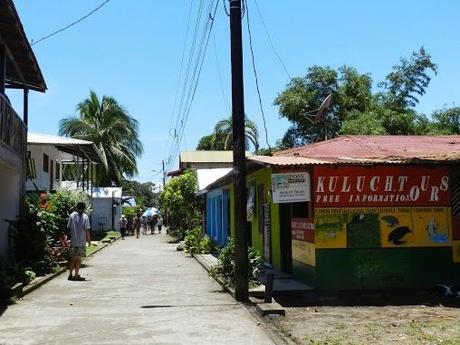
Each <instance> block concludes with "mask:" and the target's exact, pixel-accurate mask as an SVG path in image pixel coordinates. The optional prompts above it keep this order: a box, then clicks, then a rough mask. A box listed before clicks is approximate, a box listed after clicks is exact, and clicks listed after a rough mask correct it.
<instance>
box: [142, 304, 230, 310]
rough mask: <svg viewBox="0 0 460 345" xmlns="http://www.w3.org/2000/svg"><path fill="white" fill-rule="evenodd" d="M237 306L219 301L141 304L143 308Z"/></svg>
mask: <svg viewBox="0 0 460 345" xmlns="http://www.w3.org/2000/svg"><path fill="white" fill-rule="evenodd" d="M235 306H238V304H237V303H221V304H177V305H172V304H171V305H169V304H152V305H143V306H141V308H143V309H156V308H193V307H200V308H203V307H235Z"/></svg>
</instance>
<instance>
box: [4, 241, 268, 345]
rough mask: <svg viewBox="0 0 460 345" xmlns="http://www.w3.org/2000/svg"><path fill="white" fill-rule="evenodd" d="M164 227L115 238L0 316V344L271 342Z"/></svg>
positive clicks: (262, 330)
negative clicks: (75, 271)
mask: <svg viewBox="0 0 460 345" xmlns="http://www.w3.org/2000/svg"><path fill="white" fill-rule="evenodd" d="M175 247H176V246H175V245H172V244H167V243H166V238H165V237H164V236H163V235H153V236H152V235H145V236H143V237H141V238H140V239H138V240H137V239H135V238H133V237H129V238H127V239H126V240H125V241H121V240H119V241H117V242H116V243H114V244H113V245H111V246H109V247H108V248H106V249H104V250H103V251H102V252H100V253H99V254H97V255H96V256H95V257H93V258H91V259H89V260H88V267H86V268H84V269H82V271H81V275H82V276H85V277H86V278H87V279H88V281H87V282H71V281H68V280H67V274H63V275H61V276H59V277H57V278H55V279H54V280H52V281H50V282H49V283H47V284H45V285H44V286H43V287H41V288H39V289H38V290H36V291H34V292H32V293H31V294H29V295H27V296H26V297H25V298H24V299H23V300H21V301H20V302H19V303H18V304H16V305H13V306H10V307H8V309H7V310H6V311H5V312H4V314H3V315H1V316H0V345H13V344H20V345H27V344H46V345H48V344H60V345H61V344H66V345H71V344H78V345H82V344H98V345H99V344H101V345H102V344H113V345H115V344H123V345H124V344H158V345H160V344H161V345H176V344H200V345H204V344H232V345H234V344H238V345H239V344H264V345H266V344H274V343H275V342H274V341H273V340H272V339H271V338H270V337H269V336H268V333H267V332H266V330H265V329H264V326H263V324H260V323H258V322H257V320H256V319H255V318H254V316H253V315H252V314H251V313H250V312H249V311H248V310H247V309H246V307H244V306H242V305H240V304H238V303H236V302H235V301H234V300H233V299H232V298H231V297H230V296H229V295H227V294H226V293H222V292H221V288H220V286H219V285H217V284H216V283H215V282H214V280H212V279H211V278H210V277H209V276H208V275H207V273H206V272H205V271H204V269H203V268H202V267H201V266H200V265H199V264H198V263H197V262H196V261H195V260H194V259H191V258H187V257H185V256H184V255H183V254H182V253H179V252H176V250H175Z"/></svg>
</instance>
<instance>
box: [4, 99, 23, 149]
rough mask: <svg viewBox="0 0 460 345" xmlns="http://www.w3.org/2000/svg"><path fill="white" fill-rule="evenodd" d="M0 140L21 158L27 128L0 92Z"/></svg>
mask: <svg viewBox="0 0 460 345" xmlns="http://www.w3.org/2000/svg"><path fill="white" fill-rule="evenodd" d="M0 141H1V142H2V143H3V144H5V145H6V146H8V147H9V148H10V149H12V150H13V151H15V152H16V153H17V154H18V156H19V157H21V158H23V157H24V154H25V150H26V147H27V146H26V145H27V128H26V125H25V123H24V122H23V121H22V119H21V118H20V117H19V116H18V114H16V112H15V111H14V109H13V107H12V106H11V104H10V102H9V100H8V99H7V98H6V97H5V96H3V95H1V94H0Z"/></svg>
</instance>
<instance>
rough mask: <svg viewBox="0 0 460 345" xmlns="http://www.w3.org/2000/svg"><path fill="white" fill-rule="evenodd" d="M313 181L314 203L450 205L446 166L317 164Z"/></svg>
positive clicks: (328, 204)
mask: <svg viewBox="0 0 460 345" xmlns="http://www.w3.org/2000/svg"><path fill="white" fill-rule="evenodd" d="M313 181H314V192H315V196H314V200H313V202H314V205H315V207H375V206H383V207H386V206H391V207H394V206H449V205H450V192H449V170H448V168H446V167H435V168H427V167H423V166H420V167H419V166H379V167H359V166H344V167H340V168H333V167H322V166H320V167H316V168H315V170H314V178H313Z"/></svg>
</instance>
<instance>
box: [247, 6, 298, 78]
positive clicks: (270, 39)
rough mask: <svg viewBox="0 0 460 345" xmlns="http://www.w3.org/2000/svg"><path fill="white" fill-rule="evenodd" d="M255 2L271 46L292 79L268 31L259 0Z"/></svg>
mask: <svg viewBox="0 0 460 345" xmlns="http://www.w3.org/2000/svg"><path fill="white" fill-rule="evenodd" d="M254 3H255V5H256V9H257V13H258V14H259V18H260V21H261V22H262V25H263V27H264V30H265V33H266V34H267V37H268V41H269V42H270V46H271V47H272V50H273V52H274V53H275V55H276V57H277V58H278V61H279V62H280V64H281V66H283V69H284V71H285V72H286V75H287V76H288V77H289V79H292V77H291V74H290V73H289V71H288V69H287V67H286V64H285V63H284V62H283V59H281V56H280V54H279V53H278V51H277V50H276V48H275V45H274V44H273V40H272V38H271V35H270V32H269V31H268V28H267V25H266V24H265V21H264V18H263V17H262V13H261V11H260V9H259V4H258V3H257V0H254Z"/></svg>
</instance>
